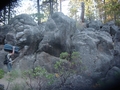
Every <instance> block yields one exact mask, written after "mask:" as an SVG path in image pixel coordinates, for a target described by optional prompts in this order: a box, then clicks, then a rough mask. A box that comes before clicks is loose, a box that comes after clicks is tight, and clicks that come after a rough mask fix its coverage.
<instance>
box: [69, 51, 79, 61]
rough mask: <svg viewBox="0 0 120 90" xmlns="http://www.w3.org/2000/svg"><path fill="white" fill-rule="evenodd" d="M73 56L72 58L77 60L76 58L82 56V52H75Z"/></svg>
mask: <svg viewBox="0 0 120 90" xmlns="http://www.w3.org/2000/svg"><path fill="white" fill-rule="evenodd" d="M71 56H72V57H71V58H72V59H73V60H75V59H78V58H80V53H79V52H73V53H72V55H71Z"/></svg>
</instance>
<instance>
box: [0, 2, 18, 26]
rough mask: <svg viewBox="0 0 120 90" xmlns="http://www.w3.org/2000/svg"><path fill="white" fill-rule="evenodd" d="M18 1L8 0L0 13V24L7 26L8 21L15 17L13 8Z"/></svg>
mask: <svg viewBox="0 0 120 90" xmlns="http://www.w3.org/2000/svg"><path fill="white" fill-rule="evenodd" d="M19 2H20V0H10V3H9V4H7V5H6V6H5V7H4V8H3V9H2V10H1V11H0V24H2V25H3V24H7V23H8V21H9V20H10V19H11V18H12V17H13V16H14V15H15V10H14V8H15V7H17V6H18V5H19Z"/></svg>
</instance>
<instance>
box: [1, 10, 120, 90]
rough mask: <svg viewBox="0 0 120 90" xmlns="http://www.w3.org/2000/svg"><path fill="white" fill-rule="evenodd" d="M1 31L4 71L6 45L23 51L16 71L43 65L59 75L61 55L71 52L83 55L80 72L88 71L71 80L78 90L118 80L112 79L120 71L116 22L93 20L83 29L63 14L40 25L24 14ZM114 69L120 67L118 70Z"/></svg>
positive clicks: (119, 49)
mask: <svg viewBox="0 0 120 90" xmlns="http://www.w3.org/2000/svg"><path fill="white" fill-rule="evenodd" d="M111 30H112V31H113V32H112V31H111ZM0 31H1V32H0V58H1V63H0V68H4V66H3V60H4V55H5V54H6V52H5V51H4V50H3V44H4V43H10V44H12V45H18V46H19V47H20V48H21V50H20V55H19V56H18V57H17V58H16V59H15V60H16V61H15V63H14V65H13V68H14V69H19V70H27V69H31V68H33V67H35V66H43V67H45V68H46V69H47V70H48V72H51V73H55V69H54V64H55V62H56V61H59V60H60V58H59V56H60V53H61V52H68V53H69V55H71V53H72V52H79V54H80V58H79V60H81V65H78V66H77V69H76V70H78V69H81V70H82V69H83V68H84V69H83V70H82V71H80V72H79V70H78V73H77V74H78V75H75V76H73V77H74V78H73V77H72V76H71V79H68V82H72V85H73V86H74V87H75V88H76V89H75V90H77V87H78V86H80V87H81V89H83V90H85V89H84V87H85V86H87V88H89V86H91V84H92V83H93V81H94V80H96V81H97V80H98V79H101V78H104V79H105V78H107V77H108V79H109V78H114V77H111V76H112V75H113V73H114V72H116V70H118V69H119V68H120V64H119V63H120V35H119V34H120V33H119V31H118V29H117V26H115V24H114V23H113V22H110V23H107V24H105V25H103V24H102V23H101V22H99V21H92V22H90V23H89V24H88V27H86V28H84V29H83V30H79V29H77V28H76V23H75V21H74V20H73V19H71V18H69V17H67V16H65V15H64V14H62V13H59V12H57V13H54V14H53V15H52V16H51V18H49V19H48V20H47V22H45V23H42V24H40V26H38V25H37V24H36V23H35V22H34V21H33V19H32V18H31V17H30V16H29V15H27V14H22V15H18V16H16V17H14V18H13V19H11V21H10V22H9V24H8V25H5V26H2V27H0ZM114 35H115V36H114ZM113 36H114V40H113ZM76 61H77V59H76ZM63 62H64V63H65V66H69V64H70V62H69V61H67V60H63ZM113 66H117V69H116V67H113ZM112 67H113V69H111V70H112V72H111V71H109V70H110V68H112ZM106 74H107V75H106ZM109 75H110V77H109ZM83 76H84V77H83ZM69 78H70V77H69ZM84 83H85V84H84ZM57 84H58V83H57ZM64 89H66V87H63V89H62V90H64ZM67 89H68V88H67ZM78 90H79V89H78Z"/></svg>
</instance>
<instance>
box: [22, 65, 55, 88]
mask: <svg viewBox="0 0 120 90" xmlns="http://www.w3.org/2000/svg"><path fill="white" fill-rule="evenodd" d="M53 76H54V75H53V74H51V73H48V72H47V70H46V69H45V68H43V67H35V68H34V69H31V70H26V71H24V72H23V75H22V78H23V79H24V80H25V82H26V84H27V85H28V87H29V88H30V89H32V90H33V89H34V88H38V90H41V88H42V85H43V84H48V85H49V84H52V83H53V81H54V79H53ZM35 85H36V86H35Z"/></svg>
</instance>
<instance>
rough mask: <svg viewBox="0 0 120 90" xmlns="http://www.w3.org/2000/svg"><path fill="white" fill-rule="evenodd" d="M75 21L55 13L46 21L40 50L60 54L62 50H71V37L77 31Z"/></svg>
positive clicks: (55, 54)
mask: <svg viewBox="0 0 120 90" xmlns="http://www.w3.org/2000/svg"><path fill="white" fill-rule="evenodd" d="M75 30H76V25H75V21H74V20H72V19H70V18H68V17H67V16H65V15H63V13H54V14H53V15H52V16H51V19H49V20H48V21H47V23H46V27H45V31H46V33H45V34H44V37H43V40H42V41H41V42H40V44H39V51H45V52H47V53H49V54H51V55H54V56H59V55H60V53H61V52H64V51H67V52H70V45H71V44H70V43H71V37H72V36H73V34H74V33H75Z"/></svg>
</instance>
